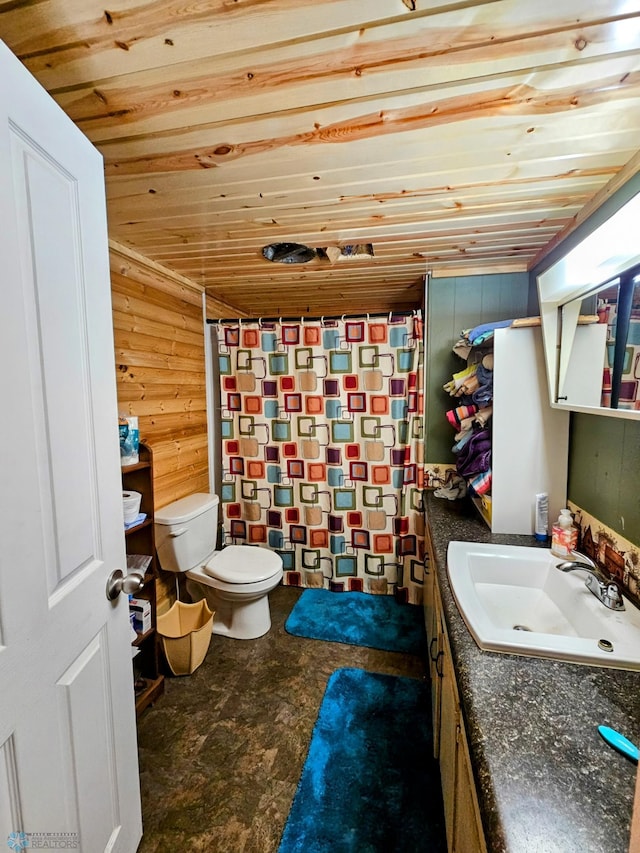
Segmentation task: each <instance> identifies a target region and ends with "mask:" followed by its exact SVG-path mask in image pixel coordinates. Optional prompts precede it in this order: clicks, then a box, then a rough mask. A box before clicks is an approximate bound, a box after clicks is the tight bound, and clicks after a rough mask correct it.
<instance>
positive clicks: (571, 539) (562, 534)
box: [551, 509, 578, 560]
mask: <svg viewBox="0 0 640 853" xmlns="http://www.w3.org/2000/svg"><path fill="white" fill-rule="evenodd" d="M577 544H578V528H577V527H575V526H574V524H573V516H572V515H571V511H570V510H569V509H561V510H560V516H559V518H558V520H557V521H556V523H555V524H554V525H553V527H552V529H551V553H552V554H555V556H556V557H563V558H564V559H565V560H568V559H573V556H572V552H573V551H575V549H576V545H577Z"/></svg>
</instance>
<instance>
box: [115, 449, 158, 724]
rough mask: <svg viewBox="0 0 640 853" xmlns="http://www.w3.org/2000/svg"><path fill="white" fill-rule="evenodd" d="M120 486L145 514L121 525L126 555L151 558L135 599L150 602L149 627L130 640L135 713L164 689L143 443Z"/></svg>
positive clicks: (148, 458) (147, 455)
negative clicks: (130, 493)
mask: <svg viewBox="0 0 640 853" xmlns="http://www.w3.org/2000/svg"><path fill="white" fill-rule="evenodd" d="M122 488H123V489H124V490H126V491H134V492H140V494H141V495H142V500H141V503H140V512H143V513H146V516H147V517H146V519H145V520H144V521H143V522H142V523H141V524H137V525H136V526H135V527H130V528H125V534H124V535H125V545H126V551H127V556H129V555H131V556H147V557H150V558H151V560H150V562H149V565H148V567H147V569H146V571H145V575H144V579H145V582H144V586H143V588H142V589H141V590H140V592H139V593H138V595H137V597H138V598H146V599H147V600H148V601H149V602H150V603H151V629H150V630H149V631H146V632H145V633H144V634H139V635H138V637H137V638H136V639H135V640H134V641H133V642H132V646H133V647H134V648H135V649H136V650H137V654H136V655H135V657H134V658H133V678H134V690H135V697H136V713H137V714H141V713H142V711H143V710H144V709H145V708H146V707H147V706H148V705H150V704H152V703H153V702H155V700H156V699H158V697H160V696H161V695H162V693H163V692H164V676H163V675H162V674H161V673H160V668H159V648H158V636H157V633H156V617H157V609H156V580H157V574H158V570H157V562H156V546H155V539H154V528H153V453H152V451H151V448H150V447H148V446H147V445H146V444H141V445H140V449H139V461H138V462H136V463H135V464H134V465H127V466H125V467H123V468H122Z"/></svg>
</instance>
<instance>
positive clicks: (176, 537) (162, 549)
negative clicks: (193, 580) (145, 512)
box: [155, 493, 219, 572]
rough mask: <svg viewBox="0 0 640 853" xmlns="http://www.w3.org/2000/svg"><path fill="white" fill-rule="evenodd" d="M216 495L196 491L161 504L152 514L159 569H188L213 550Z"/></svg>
mask: <svg viewBox="0 0 640 853" xmlns="http://www.w3.org/2000/svg"><path fill="white" fill-rule="evenodd" d="M218 500H219V499H218V496H217V495H210V494H202V493H198V494H195V495H188V496H187V497H186V498H180V500H178V501H174V502H173V503H170V504H167V506H163V507H162V509H160V510H158V512H157V513H156V516H155V535H156V550H157V552H158V561H159V563H160V568H162V569H164V570H165V571H166V572H188V571H189V570H190V569H194V568H195V567H196V566H201V565H202V564H203V563H204V562H205V561H206V560H207V559H208V557H210V556H211V554H213V552H214V551H215V549H216V538H217V535H218Z"/></svg>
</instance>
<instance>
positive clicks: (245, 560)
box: [203, 545, 282, 583]
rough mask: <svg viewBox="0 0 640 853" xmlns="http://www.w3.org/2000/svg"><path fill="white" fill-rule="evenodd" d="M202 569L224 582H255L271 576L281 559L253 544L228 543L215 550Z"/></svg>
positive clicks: (279, 567) (280, 565)
mask: <svg viewBox="0 0 640 853" xmlns="http://www.w3.org/2000/svg"><path fill="white" fill-rule="evenodd" d="M203 568H204V571H205V572H206V573H207V574H208V575H209V576H210V577H212V578H217V579H218V580H219V581H224V582H225V583H256V582H257V581H265V580H267V578H271V577H273V576H274V575H275V574H276V573H277V572H278V571H279V570H280V569H281V568H282V560H281V559H280V557H279V556H278V555H277V554H276V553H275V552H274V551H268V550H267V549H266V548H258V547H254V546H253V545H229V546H228V547H227V548H223V549H222V551H216V553H215V554H214V555H213V557H212V558H211V559H210V560H209V562H208V563H207V564H206V566H204V567H203Z"/></svg>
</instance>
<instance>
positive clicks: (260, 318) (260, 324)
mask: <svg viewBox="0 0 640 853" xmlns="http://www.w3.org/2000/svg"><path fill="white" fill-rule="evenodd" d="M258 328H259V329H261V328H262V317H258Z"/></svg>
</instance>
